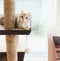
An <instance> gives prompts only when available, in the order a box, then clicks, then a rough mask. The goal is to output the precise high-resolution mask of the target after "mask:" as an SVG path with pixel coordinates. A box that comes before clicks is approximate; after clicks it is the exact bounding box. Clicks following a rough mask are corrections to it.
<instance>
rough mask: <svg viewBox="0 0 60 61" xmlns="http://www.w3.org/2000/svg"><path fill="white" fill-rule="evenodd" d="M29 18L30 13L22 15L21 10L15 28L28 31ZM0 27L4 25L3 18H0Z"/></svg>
mask: <svg viewBox="0 0 60 61" xmlns="http://www.w3.org/2000/svg"><path fill="white" fill-rule="evenodd" d="M30 18H31V13H30V12H29V13H24V11H23V10H21V13H20V15H19V16H18V17H16V21H15V24H16V25H15V26H16V28H19V29H25V30H29V29H30ZM0 25H4V17H1V18H0Z"/></svg>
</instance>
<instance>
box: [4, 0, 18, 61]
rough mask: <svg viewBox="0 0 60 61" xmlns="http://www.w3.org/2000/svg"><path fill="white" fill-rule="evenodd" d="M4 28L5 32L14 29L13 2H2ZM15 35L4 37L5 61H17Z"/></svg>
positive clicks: (9, 0) (16, 38) (12, 0)
mask: <svg viewBox="0 0 60 61" xmlns="http://www.w3.org/2000/svg"><path fill="white" fill-rule="evenodd" d="M4 26H5V29H6V30H12V29H14V28H15V2H14V0H4ZM17 42H18V36H17V35H6V46H7V61H17Z"/></svg>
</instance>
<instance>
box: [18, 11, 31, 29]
mask: <svg viewBox="0 0 60 61" xmlns="http://www.w3.org/2000/svg"><path fill="white" fill-rule="evenodd" d="M30 19H31V13H30V12H29V13H24V11H23V10H21V14H20V16H19V18H18V20H19V21H18V28H23V29H25V30H29V29H30Z"/></svg>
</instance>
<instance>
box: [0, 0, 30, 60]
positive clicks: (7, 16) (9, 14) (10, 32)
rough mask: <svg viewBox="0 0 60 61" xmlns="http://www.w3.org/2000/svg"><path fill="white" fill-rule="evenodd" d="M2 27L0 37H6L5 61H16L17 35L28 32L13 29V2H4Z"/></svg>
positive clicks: (8, 0) (27, 31) (13, 0)
mask: <svg viewBox="0 0 60 61" xmlns="http://www.w3.org/2000/svg"><path fill="white" fill-rule="evenodd" d="M4 27H5V30H0V35H6V46H7V61H18V57H17V44H18V34H23V35H28V34H30V32H31V29H30V30H19V29H17V30H16V29H15V0H4Z"/></svg>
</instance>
